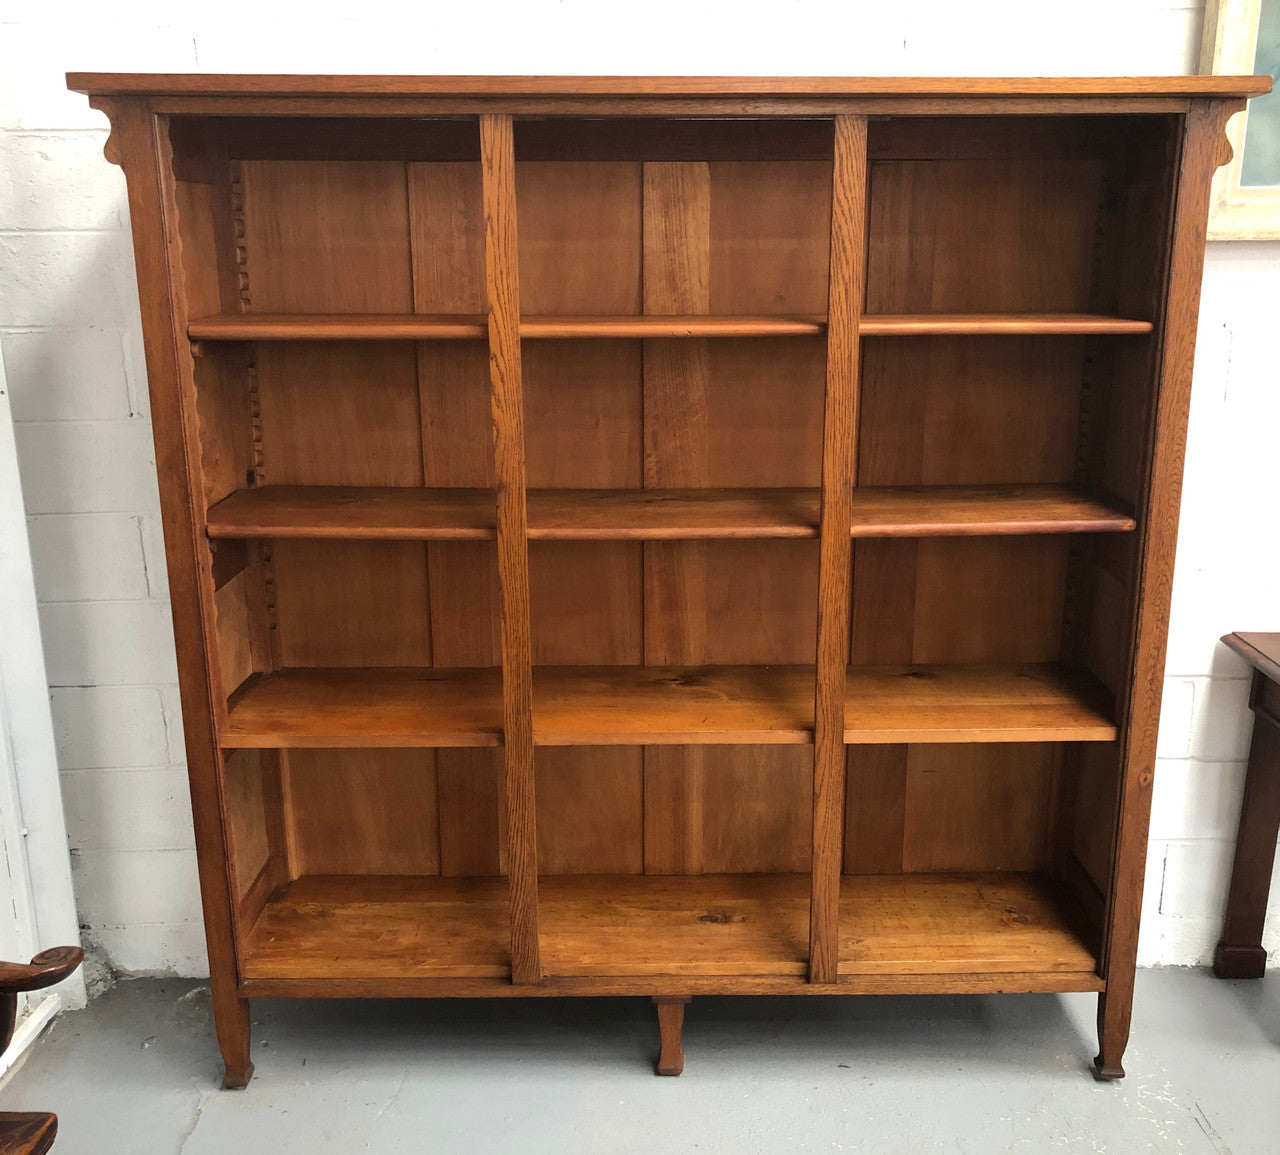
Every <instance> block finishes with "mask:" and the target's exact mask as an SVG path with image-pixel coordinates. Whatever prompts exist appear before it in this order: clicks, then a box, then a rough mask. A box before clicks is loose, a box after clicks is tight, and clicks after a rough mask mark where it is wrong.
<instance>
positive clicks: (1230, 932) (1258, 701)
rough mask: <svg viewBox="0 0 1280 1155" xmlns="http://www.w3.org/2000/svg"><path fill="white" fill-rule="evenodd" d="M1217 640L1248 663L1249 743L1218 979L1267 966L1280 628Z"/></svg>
mask: <svg viewBox="0 0 1280 1155" xmlns="http://www.w3.org/2000/svg"><path fill="white" fill-rule="evenodd" d="M1222 640H1223V642H1224V643H1225V644H1226V645H1228V646H1230V647H1231V648H1232V649H1233V650H1235V652H1236V653H1237V654H1239V655H1240V656H1241V657H1242V658H1243V659H1244V660H1245V661H1246V662H1248V663H1249V665H1250V666H1252V667H1253V685H1252V687H1251V688H1250V690H1249V706H1250V708H1251V709H1252V710H1253V743H1252V745H1251V746H1250V748H1249V769H1248V772H1247V775H1246V777H1245V783H1244V803H1243V805H1242V806H1241V808H1240V832H1239V834H1238V835H1237V836H1236V860H1235V865H1234V866H1233V867H1232V869H1231V891H1230V893H1229V894H1228V895H1227V918H1226V923H1225V925H1224V926H1223V928H1222V938H1221V939H1220V940H1219V941H1218V949H1217V950H1216V951H1214V953H1213V973H1214V974H1216V975H1217V976H1218V978H1220V979H1260V978H1261V977H1262V976H1263V973H1264V972H1265V971H1266V969H1267V952H1266V951H1265V950H1263V949H1262V924H1263V922H1264V921H1265V920H1266V916H1267V895H1268V893H1269V891H1270V889H1271V868H1272V865H1273V864H1274V862H1275V857H1276V836H1277V834H1278V833H1280V634H1228V635H1227V636H1226V637H1225V638H1223V639H1222Z"/></svg>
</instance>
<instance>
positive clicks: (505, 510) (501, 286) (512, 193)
mask: <svg viewBox="0 0 1280 1155" xmlns="http://www.w3.org/2000/svg"><path fill="white" fill-rule="evenodd" d="M480 165H481V172H482V184H483V195H484V230H485V234H484V235H485V245H484V254H485V285H486V295H487V298H488V303H489V370H490V383H491V388H492V393H491V397H492V403H493V437H494V462H495V470H494V472H495V475H496V478H497V486H498V526H497V537H498V584H499V587H500V589H501V594H502V747H503V760H504V765H505V772H506V816H507V874H508V881H509V883H510V889H511V979H512V982H515V983H536V982H537V981H538V980H539V979H540V978H541V975H542V968H541V965H540V963H539V961H538V829H537V821H536V818H535V810H534V807H535V785H534V774H533V658H532V653H533V647H532V641H531V639H530V624H529V545H528V519H527V514H526V507H525V459H524V393H523V389H522V382H521V372H520V333H519V317H520V270H519V264H518V260H519V258H518V251H517V240H516V174H515V154H514V151H513V145H512V132H511V118H510V117H509V116H501V115H486V116H483V117H481V119H480Z"/></svg>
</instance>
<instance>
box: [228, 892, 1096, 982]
mask: <svg viewBox="0 0 1280 1155" xmlns="http://www.w3.org/2000/svg"><path fill="white" fill-rule="evenodd" d="M538 891H539V916H540V922H541V940H540V941H541V952H542V966H543V970H544V972H545V974H546V975H547V976H548V977H549V978H553V979H554V978H600V979H605V978H647V977H654V978H662V977H671V976H681V977H705V976H743V977H779V978H793V979H796V980H803V978H804V976H805V973H806V967H807V964H806V959H807V955H808V938H809V876H808V875H803V874H710V875H688V876H686V875H680V876H653V875H649V876H645V875H610V876H600V875H557V876H554V877H545V878H543V879H541V880H540V882H539V888H538ZM508 926H509V923H508V910H507V884H506V880H505V879H503V878H434V877H433V878H409V877H378V876H362V875H341V876H323V875H315V876H308V877H303V878H300V879H298V880H297V881H295V882H293V883H291V884H289V886H288V887H286V888H285V889H284V890H283V891H281V892H280V893H278V894H277V895H276V896H275V897H274V898H272V899H271V901H269V902H268V903H267V905H266V907H265V908H264V910H263V912H262V914H261V915H260V916H259V917H258V919H257V921H256V922H255V923H254V925H253V927H252V928H251V929H250V931H249V932H248V935H247V938H246V941H245V943H244V944H243V949H242V951H241V974H242V977H243V978H245V979H247V980H256V979H285V980H317V979H405V978H472V979H506V978H507V977H508V976H509V974H510V966H509V960H510V951H509V944H508ZM1096 966H1097V960H1096V957H1095V955H1094V952H1093V951H1092V950H1091V949H1090V947H1089V946H1088V945H1086V938H1085V935H1084V933H1083V930H1082V927H1081V925H1080V923H1079V921H1078V916H1077V913H1076V911H1075V909H1074V906H1073V904H1072V903H1071V901H1070V900H1069V899H1068V898H1066V896H1065V895H1064V893H1063V892H1062V891H1061V889H1060V887H1059V886H1058V884H1057V883H1055V882H1054V881H1053V880H1051V879H1049V878H1046V877H1044V876H1041V875H1036V874H899V875H858V876H849V877H846V878H844V879H843V881H842V885H841V895H840V975H841V977H842V978H844V977H845V976H850V977H852V976H895V975H920V976H925V975H939V976H941V975H949V976H955V975H963V974H977V973H980V974H984V975H992V974H997V975H998V974H1001V973H1008V974H1019V975H1026V974H1062V975H1085V974H1088V973H1090V972H1093V971H1095V970H1096Z"/></svg>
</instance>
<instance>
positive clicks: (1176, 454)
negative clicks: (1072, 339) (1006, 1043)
mask: <svg viewBox="0 0 1280 1155" xmlns="http://www.w3.org/2000/svg"><path fill="white" fill-rule="evenodd" d="M1231 111H1233V110H1232V109H1230V108H1226V107H1223V106H1221V105H1215V104H1206V105H1201V106H1197V107H1196V108H1194V109H1193V110H1192V111H1191V112H1190V113H1189V114H1188V115H1187V117H1186V120H1185V122H1184V129H1183V136H1182V142H1181V149H1180V156H1179V159H1178V180H1177V190H1178V191H1177V201H1176V207H1175V210H1174V218H1173V227H1172V239H1171V249H1170V260H1169V265H1168V283H1167V288H1166V291H1165V305H1164V314H1163V318H1162V322H1163V323H1162V325H1161V328H1160V334H1161V344H1160V355H1159V364H1158V367H1157V373H1158V381H1159V387H1158V393H1157V399H1156V407H1155V420H1154V428H1153V430H1152V433H1151V440H1150V442H1149V450H1148V462H1149V464H1148V473H1147V482H1146V487H1145V492H1144V494H1143V496H1142V501H1141V503H1140V507H1139V508H1140V514H1139V521H1140V523H1141V524H1142V526H1143V530H1142V538H1141V542H1142V545H1141V552H1142V567H1141V576H1140V577H1139V580H1138V591H1137V606H1136V612H1135V615H1134V616H1135V621H1134V634H1133V639H1134V640H1133V659H1132V666H1131V669H1130V675H1129V679H1128V698H1127V702H1122V705H1121V715H1122V717H1121V727H1122V729H1121V739H1120V740H1121V748H1122V751H1123V754H1122V764H1121V765H1122V769H1121V788H1120V798H1119V815H1118V819H1117V826H1116V841H1115V845H1114V848H1113V849H1114V854H1113V859H1112V862H1113V866H1112V880H1113V881H1112V886H1111V890H1110V894H1109V900H1108V903H1107V913H1106V925H1105V941H1106V943H1107V950H1106V953H1105V956H1104V962H1103V973H1104V975H1105V976H1106V978H1107V993H1106V996H1105V997H1104V998H1102V999H1100V1000H1099V1004H1098V1035H1099V1043H1100V1047H1099V1053H1098V1057H1097V1059H1096V1061H1095V1066H1096V1068H1097V1070H1098V1072H1099V1074H1100V1075H1102V1077H1104V1078H1116V1077H1118V1076H1120V1075H1123V1073H1124V1071H1123V1067H1122V1065H1121V1060H1122V1057H1123V1055H1124V1049H1125V1046H1126V1044H1127V1042H1128V1038H1129V1021H1130V1015H1131V1013H1132V1007H1133V983H1134V970H1135V967H1136V965H1137V949H1138V923H1139V919H1140V917H1141V912H1142V886H1143V878H1144V870H1145V863H1146V847H1147V836H1148V832H1149V829H1150V822H1151V785H1152V779H1153V777H1154V772H1155V751H1156V731H1157V728H1158V726H1159V719H1160V698H1161V693H1162V690H1163V686H1164V658H1165V647H1166V645H1167V642H1168V633H1169V602H1170V598H1171V595H1172V587H1173V557H1174V548H1175V545H1176V542H1177V534H1178V511H1179V499H1180V496H1181V492H1182V465H1183V459H1184V456H1185V453H1186V427H1187V413H1188V408H1189V406H1190V398H1191V368H1192V363H1193V360H1194V352H1195V337H1196V325H1197V317H1198V312H1199V305H1200V281H1201V273H1202V270H1203V267H1204V249H1205V233H1206V228H1207V220H1208V213H1209V187H1210V180H1211V178H1212V176H1213V172H1214V170H1215V169H1216V168H1217V167H1218V158H1219V143H1220V140H1221V136H1222V132H1223V129H1224V124H1225V120H1226V117H1227V115H1229V113H1230V112H1231Z"/></svg>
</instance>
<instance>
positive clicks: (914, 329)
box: [858, 313, 1152, 337]
mask: <svg viewBox="0 0 1280 1155" xmlns="http://www.w3.org/2000/svg"><path fill="white" fill-rule="evenodd" d="M1151 328H1152V326H1151V322H1150V321H1131V320H1127V319H1126V318H1124V317H1100V316H1095V315H1091V314H1088V313H1007V314H997V313H916V314H914V315H907V316H896V317H895V316H890V315H885V314H880V315H869V316H864V317H863V318H862V319H861V321H860V322H859V323H858V331H859V332H860V333H861V334H862V335H863V336H864V337H919V336H930V335H931V336H957V337H959V336H983V335H986V336H1001V335H1004V336H1017V335H1031V334H1038V335H1042V336H1044V335H1051V334H1055V333H1060V334H1064V335H1071V334H1076V335H1079V334H1084V333H1089V334H1110V335H1113V336H1120V335H1124V334H1135V333H1150V332H1151Z"/></svg>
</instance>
